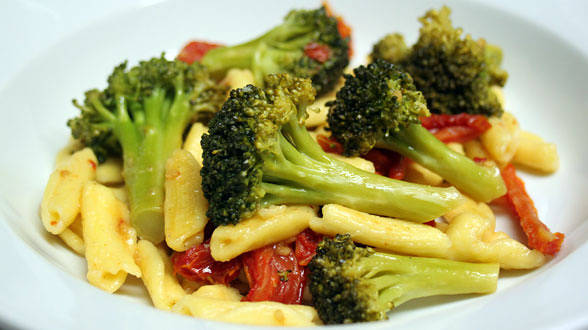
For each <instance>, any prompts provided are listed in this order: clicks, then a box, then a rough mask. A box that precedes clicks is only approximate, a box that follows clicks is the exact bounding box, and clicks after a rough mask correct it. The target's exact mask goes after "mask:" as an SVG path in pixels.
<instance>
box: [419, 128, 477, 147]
mask: <svg viewBox="0 0 588 330" xmlns="http://www.w3.org/2000/svg"><path fill="white" fill-rule="evenodd" d="M431 133H433V135H435V137H436V138H437V139H438V140H439V141H441V142H443V143H449V142H459V143H464V142H467V141H470V140H473V139H475V138H477V137H478V136H480V134H482V133H480V132H478V131H476V130H475V129H473V128H471V127H467V126H449V127H444V128H441V129H439V130H437V129H432V130H431Z"/></svg>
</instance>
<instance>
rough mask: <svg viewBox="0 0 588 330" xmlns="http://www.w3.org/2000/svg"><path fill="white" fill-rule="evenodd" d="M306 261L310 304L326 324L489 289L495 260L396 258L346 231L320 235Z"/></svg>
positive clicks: (372, 317) (496, 269)
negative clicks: (357, 242)
mask: <svg viewBox="0 0 588 330" xmlns="http://www.w3.org/2000/svg"><path fill="white" fill-rule="evenodd" d="M316 251H317V253H316V255H315V257H314V258H313V259H312V261H311V262H310V264H309V265H308V267H309V270H310V277H309V280H310V282H309V288H310V292H311V294H312V303H313V305H314V307H315V308H316V310H317V312H318V314H319V317H320V318H321V320H322V321H323V322H324V323H326V324H341V323H354V322H367V321H377V320H382V319H386V318H387V315H386V313H387V312H388V311H390V310H392V309H394V308H395V307H397V306H398V305H400V304H402V303H404V302H407V301H409V300H412V299H415V298H420V297H428V296H435V295H453V294H466V293H491V292H494V291H495V290H496V285H497V281H498V272H499V266H498V264H474V263H468V262H459V261H452V260H443V259H437V258H422V257H408V256H399V255H393V254H388V253H381V252H374V250H372V249H371V248H360V247H356V246H355V245H354V244H353V242H352V241H351V239H350V238H349V235H337V236H336V237H335V238H333V239H331V238H325V239H323V241H322V242H321V243H319V245H318V247H317V250H316Z"/></svg>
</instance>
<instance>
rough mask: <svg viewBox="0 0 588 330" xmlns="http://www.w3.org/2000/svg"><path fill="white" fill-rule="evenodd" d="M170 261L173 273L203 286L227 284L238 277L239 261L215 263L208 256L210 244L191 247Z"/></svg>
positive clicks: (175, 255)
mask: <svg viewBox="0 0 588 330" xmlns="http://www.w3.org/2000/svg"><path fill="white" fill-rule="evenodd" d="M171 261H172V264H173V267H174V272H175V273H176V274H180V275H182V276H183V277H185V278H187V279H189V280H191V281H195V282H200V283H205V284H229V283H231V282H232V281H233V280H234V279H235V278H237V276H238V275H239V271H240V270H241V261H240V260H239V259H233V260H230V261H227V262H220V261H216V260H214V259H213V258H212V255H211V254H210V242H209V241H206V242H204V243H202V244H200V245H196V246H193V247H191V248H189V249H188V250H186V251H184V252H175V253H174V254H173V255H172V257H171Z"/></svg>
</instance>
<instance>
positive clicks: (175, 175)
mask: <svg viewBox="0 0 588 330" xmlns="http://www.w3.org/2000/svg"><path fill="white" fill-rule="evenodd" d="M200 167H201V166H200V164H198V161H196V160H195V159H194V157H192V154H190V153H189V152H188V151H186V150H176V151H174V153H173V154H172V156H171V157H170V158H169V159H168V161H167V163H166V166H165V202H164V205H163V207H164V215H165V216H164V221H165V241H166V243H167V245H168V246H169V247H170V248H172V249H173V250H175V251H185V250H187V249H188V248H189V247H191V246H194V245H198V244H200V243H202V240H203V239H204V227H205V226H206V223H207V222H208V219H207V218H206V210H207V209H208V201H207V200H206V198H204V194H203V192H202V188H201V183H202V178H201V177H200Z"/></svg>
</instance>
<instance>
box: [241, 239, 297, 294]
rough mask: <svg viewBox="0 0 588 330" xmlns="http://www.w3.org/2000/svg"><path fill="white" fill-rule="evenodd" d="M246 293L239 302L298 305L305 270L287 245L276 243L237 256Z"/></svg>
mask: <svg viewBox="0 0 588 330" xmlns="http://www.w3.org/2000/svg"><path fill="white" fill-rule="evenodd" d="M241 260H242V262H243V266H244V269H245V275H247V280H248V281H249V292H248V293H247V295H246V296H245V297H244V298H243V301H276V302H281V303H284V304H300V303H301V302H302V294H303V292H304V287H305V285H306V269H305V268H304V267H302V266H300V265H299V264H298V260H297V259H296V255H295V254H294V251H293V250H292V248H291V244H284V243H277V244H273V245H268V246H265V247H262V248H260V249H257V250H254V251H251V252H247V253H245V254H244V255H242V256H241Z"/></svg>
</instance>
